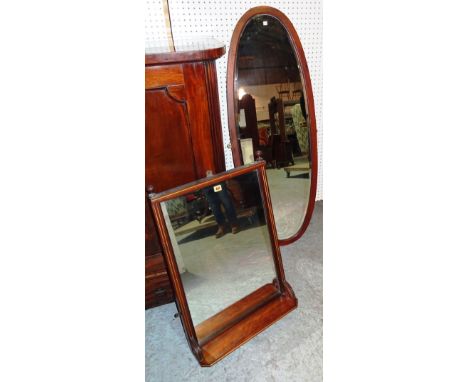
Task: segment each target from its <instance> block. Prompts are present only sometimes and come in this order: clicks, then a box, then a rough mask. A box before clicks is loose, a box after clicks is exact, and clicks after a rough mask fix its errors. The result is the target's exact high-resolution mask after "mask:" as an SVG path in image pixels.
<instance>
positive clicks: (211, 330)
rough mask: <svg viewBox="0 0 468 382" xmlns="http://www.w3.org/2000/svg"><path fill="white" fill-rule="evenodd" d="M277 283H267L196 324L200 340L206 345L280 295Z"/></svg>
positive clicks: (201, 343) (196, 331)
mask: <svg viewBox="0 0 468 382" xmlns="http://www.w3.org/2000/svg"><path fill="white" fill-rule="evenodd" d="M280 294H281V293H280V292H279V290H278V288H277V287H276V285H275V284H273V283H271V284H266V285H264V286H262V287H260V288H259V289H257V290H256V291H254V292H252V293H250V294H249V295H247V296H245V297H244V298H242V299H240V300H239V301H237V302H235V303H234V304H232V305H230V306H228V307H227V308H226V309H223V310H222V311H221V312H219V313H217V314H215V315H214V316H212V317H210V318H208V319H207V320H205V321H203V322H201V323H200V324H198V325H197V326H195V333H196V334H197V338H198V342H199V343H200V345H202V346H203V345H204V344H205V343H207V342H208V341H209V340H211V339H213V338H214V337H216V336H217V335H219V334H220V333H222V332H223V331H225V330H227V329H229V328H230V327H231V326H233V325H235V324H236V323H238V322H239V321H240V320H241V319H243V318H244V317H246V316H247V315H248V314H249V313H252V312H253V311H254V310H256V309H258V308H259V307H260V306H261V305H263V304H266V303H267V302H268V301H270V300H271V299H272V298H274V297H276V296H278V295H280Z"/></svg>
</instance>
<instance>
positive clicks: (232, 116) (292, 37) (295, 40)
mask: <svg viewBox="0 0 468 382" xmlns="http://www.w3.org/2000/svg"><path fill="white" fill-rule="evenodd" d="M255 16H270V17H273V18H275V19H277V20H278V21H279V22H280V23H281V24H282V25H283V27H284V29H285V30H286V32H287V34H288V37H289V42H290V43H291V46H292V48H293V50H294V53H295V55H296V60H297V63H298V65H299V71H300V74H301V79H302V85H303V90H304V92H305V94H304V98H305V103H306V106H307V111H308V113H307V114H308V115H307V122H308V123H307V125H308V126H309V138H310V139H309V145H310V146H309V153H310V161H311V163H310V171H311V176H310V190H309V200H308V203H307V208H306V211H305V214H304V220H303V221H302V224H301V225H300V227H299V229H298V230H297V231H296V233H295V234H293V235H291V236H290V237H287V238H283V239H279V240H278V242H279V245H287V244H291V243H293V242H295V241H296V240H298V239H299V238H300V237H301V236H302V235H303V234H304V232H305V230H306V229H307V227H308V225H309V223H310V220H311V218H312V213H313V211H314V206H315V196H316V192H317V168H318V154H317V124H316V119H315V107H314V98H313V93H312V84H311V81H310V73H309V68H308V66H307V61H306V58H305V54H304V50H303V49H302V44H301V41H300V39H299V36H298V34H297V32H296V30H295V29H294V26H293V24H292V23H291V21H290V20H289V19H288V17H287V16H286V15H285V14H284V13H282V12H281V11H280V10H278V9H276V8H272V7H268V6H260V7H255V8H251V9H249V10H248V11H247V12H246V13H245V14H244V15H243V16H242V17H241V18H240V19H239V21H238V22H237V25H236V27H235V29H234V32H233V34H232V38H231V43H230V47H229V54H228V64H227V108H228V125H229V135H230V139H231V150H232V156H233V162H234V166H235V167H238V166H241V165H242V159H241V155H240V145H239V139H238V138H239V137H238V131H237V126H236V109H237V108H236V100H237V95H236V89H235V74H236V59H237V53H238V48H239V42H240V39H241V37H242V33H243V31H244V29H245V27H246V26H247V24H248V23H249V21H250V20H251V19H252V18H253V17H255ZM273 213H274V211H273Z"/></svg>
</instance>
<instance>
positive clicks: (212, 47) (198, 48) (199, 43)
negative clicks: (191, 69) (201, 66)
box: [145, 38, 226, 66]
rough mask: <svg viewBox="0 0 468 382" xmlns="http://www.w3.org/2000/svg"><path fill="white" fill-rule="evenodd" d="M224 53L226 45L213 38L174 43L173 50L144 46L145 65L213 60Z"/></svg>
mask: <svg viewBox="0 0 468 382" xmlns="http://www.w3.org/2000/svg"><path fill="white" fill-rule="evenodd" d="M224 53H226V47H225V46H224V44H223V43H221V42H219V41H217V40H215V39H210V38H208V39H202V40H193V41H188V42H186V43H183V44H180V45H176V46H175V48H174V50H172V49H167V48H159V47H154V48H153V47H149V48H146V52H145V65H146V66H148V65H164V64H166V63H171V64H175V63H187V62H195V61H214V60H216V59H218V58H220V57H221V56H222V55H223V54H224Z"/></svg>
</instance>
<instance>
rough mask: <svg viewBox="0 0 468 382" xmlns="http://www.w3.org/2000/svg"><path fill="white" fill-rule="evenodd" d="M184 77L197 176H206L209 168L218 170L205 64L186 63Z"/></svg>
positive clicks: (212, 170) (214, 170) (213, 170)
mask: <svg viewBox="0 0 468 382" xmlns="http://www.w3.org/2000/svg"><path fill="white" fill-rule="evenodd" d="M184 78H185V91H186V95H187V107H188V112H189V114H190V128H191V133H192V150H193V153H194V158H195V165H196V169H197V174H198V177H197V178H204V177H205V176H206V172H207V171H208V170H209V171H211V172H213V173H215V172H216V169H215V162H214V156H213V142H212V139H211V131H210V124H211V122H210V119H211V118H212V116H211V115H210V109H209V103H208V93H207V88H206V83H205V65H204V64H203V63H192V64H185V65H184Z"/></svg>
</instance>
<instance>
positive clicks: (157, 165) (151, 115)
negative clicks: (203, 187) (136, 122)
mask: <svg viewBox="0 0 468 382" xmlns="http://www.w3.org/2000/svg"><path fill="white" fill-rule="evenodd" d="M179 93H180V92H179ZM178 95H179V94H178ZM145 131H146V136H145V148H146V152H145V162H146V163H145V169H146V185H147V186H148V185H153V186H154V190H155V191H156V192H160V191H163V190H167V189H169V188H172V187H176V186H179V185H181V184H184V183H187V182H190V181H192V180H194V179H197V173H196V170H195V166H194V163H195V159H194V157H193V151H192V150H193V149H192V140H191V134H190V121H189V118H188V114H187V105H186V102H185V101H184V100H180V99H177V98H174V96H173V95H171V92H170V88H169V87H167V88H160V89H155V90H147V91H146V130H145Z"/></svg>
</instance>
